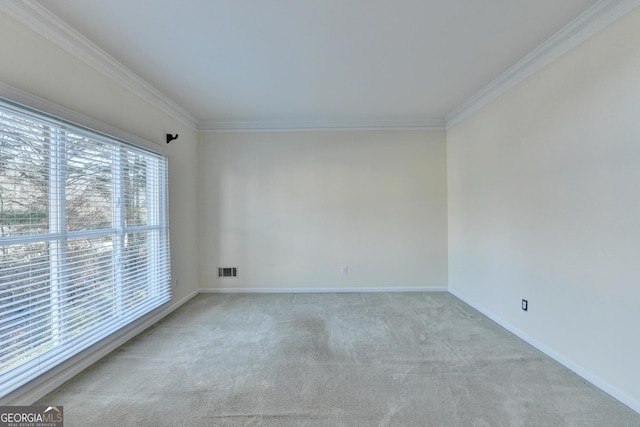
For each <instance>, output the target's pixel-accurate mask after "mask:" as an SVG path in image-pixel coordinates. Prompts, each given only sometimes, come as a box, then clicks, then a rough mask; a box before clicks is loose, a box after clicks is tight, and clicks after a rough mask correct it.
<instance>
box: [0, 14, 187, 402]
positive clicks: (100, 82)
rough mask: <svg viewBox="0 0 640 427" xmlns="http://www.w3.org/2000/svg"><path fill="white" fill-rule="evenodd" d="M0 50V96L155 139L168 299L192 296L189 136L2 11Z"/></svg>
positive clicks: (57, 375)
mask: <svg viewBox="0 0 640 427" xmlns="http://www.w3.org/2000/svg"><path fill="white" fill-rule="evenodd" d="M0 52H1V58H0V61H1V64H2V65H1V66H0V82H1V83H3V84H5V85H0V95H2V94H4V95H6V94H7V92H11V91H9V90H8V89H7V87H8V86H6V85H10V86H12V87H13V88H16V89H19V90H22V91H26V92H28V93H29V94H31V95H35V96H37V97H40V98H43V99H44V100H46V101H50V102H53V103H55V104H58V105H60V106H63V107H66V108H68V109H71V110H73V111H75V112H78V113H81V114H84V115H85V116H88V117H89V118H91V119H94V120H99V121H101V122H103V123H105V124H106V125H109V126H113V127H116V128H118V129H120V130H123V131H125V132H128V133H130V134H133V135H135V136H136V137H140V138H144V139H146V140H149V141H152V142H157V144H158V145H157V146H156V147H154V149H156V150H157V151H161V152H163V153H165V154H167V155H168V156H169V193H170V201H169V209H170V229H171V261H172V271H173V276H174V278H177V279H178V280H179V282H180V285H179V287H177V288H174V291H173V300H174V301H179V300H181V299H183V298H185V297H187V296H188V295H190V294H192V293H193V292H194V291H195V290H196V289H198V287H199V281H198V264H197V236H198V235H197V230H196V224H197V217H196V215H197V210H196V208H195V206H196V204H197V198H196V185H197V184H196V178H197V176H196V172H195V169H194V165H195V164H196V154H197V134H196V132H194V131H192V130H190V129H188V128H186V127H185V126H183V125H182V124H180V123H179V122H177V121H175V120H173V119H172V118H171V117H168V116H167V115H166V114H164V113H162V112H161V111H159V110H157V109H156V108H154V107H153V106H151V105H150V104H148V103H146V102H145V101H143V100H142V99H140V98H138V97H136V96H135V95H133V94H132V93H130V92H129V91H127V90H125V89H123V88H122V87H120V86H118V85H117V84H115V83H114V82H113V81H111V80H109V79H107V78H106V77H104V76H103V75H102V74H100V73H99V72H97V71H95V70H94V69H92V68H90V67H88V66H87V65H85V64H84V63H82V62H80V61H78V60H77V59H75V58H74V57H72V56H71V55H69V54H67V53H66V52H64V51H63V50H61V49H59V48H58V47H56V46H55V45H53V44H52V43H50V42H48V41H47V40H45V39H44V38H42V37H41V36H39V35H37V34H36V33H34V32H33V31H31V30H29V29H27V28H26V27H24V26H23V25H21V24H19V23H17V22H16V21H14V20H13V19H12V18H10V17H8V16H7V15H5V14H3V13H2V12H0ZM11 90H13V89H11ZM165 133H179V134H180V138H179V140H178V141H175V142H173V143H172V144H171V145H170V146H168V147H167V146H166V143H165ZM151 145H153V144H151ZM174 284H175V281H174ZM140 327H142V324H140V322H136V325H133V326H132V327H131V328H132V330H133V331H134V332H135V329H136V328H140ZM124 332H127V333H134V332H130V331H124ZM116 335H118V334H116ZM124 336H125V335H123V337H124ZM123 337H120V338H118V339H124V338H123ZM113 345H115V344H113ZM101 351H102V352H103V353H102V354H104V352H106V351H108V347H107V348H106V349H105V348H103V349H101V350H96V352H97V353H91V351H87V352H86V353H87V355H85V354H83V355H81V356H80V357H78V358H76V359H78V360H77V361H76V360H75V359H74V360H72V361H70V363H67V364H65V365H63V366H61V367H59V369H55V370H54V371H53V372H51V373H49V374H47V375H46V376H45V377H46V378H42V379H40V380H38V381H36V382H35V383H36V384H29V385H27V386H25V387H23V388H22V389H20V390H18V391H16V392H14V393H12V394H10V395H9V396H7V397H6V398H4V399H3V402H4V403H3V404H30V403H31V402H32V401H33V400H34V399H37V398H38V397H39V396H41V395H42V393H44V392H46V391H47V389H48V390H50V389H51V388H52V387H55V385H56V384H59V383H60V382H61V381H64V379H65V378H68V377H69V376H70V375H72V374H73V372H77V370H78V369H81V367H82V366H86V364H87V363H90V361H91V360H90V359H91V358H93V359H92V360H95V358H96V357H98V356H96V355H99V354H100V352H101ZM89 353H90V354H89ZM83 364H84V365H83ZM47 387H48V388H47ZM14 399H15V400H14Z"/></svg>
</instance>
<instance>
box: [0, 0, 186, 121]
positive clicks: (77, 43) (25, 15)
mask: <svg viewBox="0 0 640 427" xmlns="http://www.w3.org/2000/svg"><path fill="white" fill-rule="evenodd" d="M0 10H2V11H3V12H5V13H6V14H7V15H9V16H10V17H12V18H13V19H15V20H16V21H18V22H20V23H21V24H23V25H25V26H26V27H27V28H29V29H31V30H32V31H34V32H36V33H38V34H40V35H41V36H43V37H44V38H46V39H47V40H49V41H50V42H52V43H54V44H55V45H57V46H58V47H60V48H61V49H63V50H65V51H66V52H68V53H70V54H71V55H73V56H74V57H76V58H77V59H79V60H80V61H82V62H84V63H85V64H87V65H89V66H90V67H92V68H94V69H95V70H97V71H99V72H100V73H102V74H104V75H105V76H107V77H108V78H110V79H111V80H113V81H115V82H116V83H118V84H119V85H121V86H122V87H124V88H126V89H128V90H130V91H131V92H133V93H134V94H136V95H137V96H139V97H140V98H142V99H144V100H145V101H147V102H149V103H150V104H151V105H153V106H155V107H156V108H158V109H159V110H161V111H163V112H164V113H166V114H168V115H170V116H171V117H173V118H174V119H176V120H177V121H179V122H181V123H182V124H184V125H185V126H187V127H189V128H190V129H192V130H196V128H197V120H196V119H195V118H194V117H193V116H192V115H191V114H190V113H189V112H188V111H187V110H185V109H184V108H182V107H181V106H180V105H178V104H176V103H175V102H174V101H172V100H171V99H170V98H169V97H167V96H166V95H165V94H163V93H162V92H160V91H159V90H158V89H156V88H154V87H153V86H151V85H150V84H149V83H148V82H146V81H145V80H144V79H142V78H141V77H140V76H138V75H137V74H135V73H133V72H132V71H131V70H129V69H128V68H127V67H125V66H124V65H123V64H121V63H120V62H118V61H117V60H116V59H114V58H113V57H112V56H111V55H109V54H108V53H106V52H105V51H104V50H102V49H100V48H99V47H98V46H96V45H95V44H93V43H92V42H91V41H89V39H87V38H86V37H84V36H83V35H82V34H80V33H79V32H78V31H76V30H75V29H73V28H72V27H71V26H70V25H69V24H67V23H65V22H64V21H62V20H61V19H60V18H58V17H57V16H55V15H54V14H53V13H51V12H49V11H48V10H47V9H46V8H44V7H43V6H41V5H40V4H39V3H37V2H36V1H34V0H2V1H1V2H0Z"/></svg>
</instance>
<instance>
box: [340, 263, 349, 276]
mask: <svg viewBox="0 0 640 427" xmlns="http://www.w3.org/2000/svg"><path fill="white" fill-rule="evenodd" d="M340 273H342V275H343V276H346V275H347V274H349V267H347V266H346V265H343V266H342V267H341V268H340Z"/></svg>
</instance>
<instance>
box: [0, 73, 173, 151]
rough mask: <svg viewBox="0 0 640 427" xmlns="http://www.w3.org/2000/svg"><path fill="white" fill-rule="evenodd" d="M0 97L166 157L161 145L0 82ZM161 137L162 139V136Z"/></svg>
mask: <svg viewBox="0 0 640 427" xmlns="http://www.w3.org/2000/svg"><path fill="white" fill-rule="evenodd" d="M0 97H3V98H7V99H10V100H11V101H13V102H17V103H19V104H22V105H26V106H27V107H30V108H33V109H35V110H39V111H42V112H43V113H47V114H50V115H52V116H56V117H59V118H61V119H65V120H68V121H70V122H72V123H75V124H78V125H80V126H84V127H87V128H89V129H93V130H96V131H98V132H102V133H105V134H107V135H111V136H114V137H116V138H119V139H121V140H123V141H127V142H130V143H132V144H135V145H139V146H141V147H144V148H148V149H149V150H152V151H160V152H161V153H163V154H165V155H167V153H166V152H167V151H168V150H167V149H165V148H164V146H163V145H160V144H155V143H153V142H152V141H149V140H147V139H144V138H140V137H139V136H136V135H133V134H131V133H129V132H126V131H123V130H121V129H118V128H117V127H115V126H111V125H108V124H106V123H104V122H101V121H100V120H96V119H93V118H91V117H89V116H85V115H84V114H80V113H78V112H76V111H73V110H71V109H69V108H67V107H63V106H62V105H59V104H56V103H55V102H51V101H47V100H46V99H44V98H40V97H39V96H36V95H33V94H31V93H29V92H26V91H24V90H22V89H18V88H16V87H13V86H11V85H9V84H7V83H4V82H1V81H0ZM162 136H163V137H164V135H162Z"/></svg>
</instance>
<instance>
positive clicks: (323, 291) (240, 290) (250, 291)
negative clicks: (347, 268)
mask: <svg viewBox="0 0 640 427" xmlns="http://www.w3.org/2000/svg"><path fill="white" fill-rule="evenodd" d="M447 291H448V288H447V287H446V286H445V287H402V288H398V287H384V288H200V291H199V292H200V293H202V294H326V293H357V292H365V293H373V292H380V293H382V292H447Z"/></svg>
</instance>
